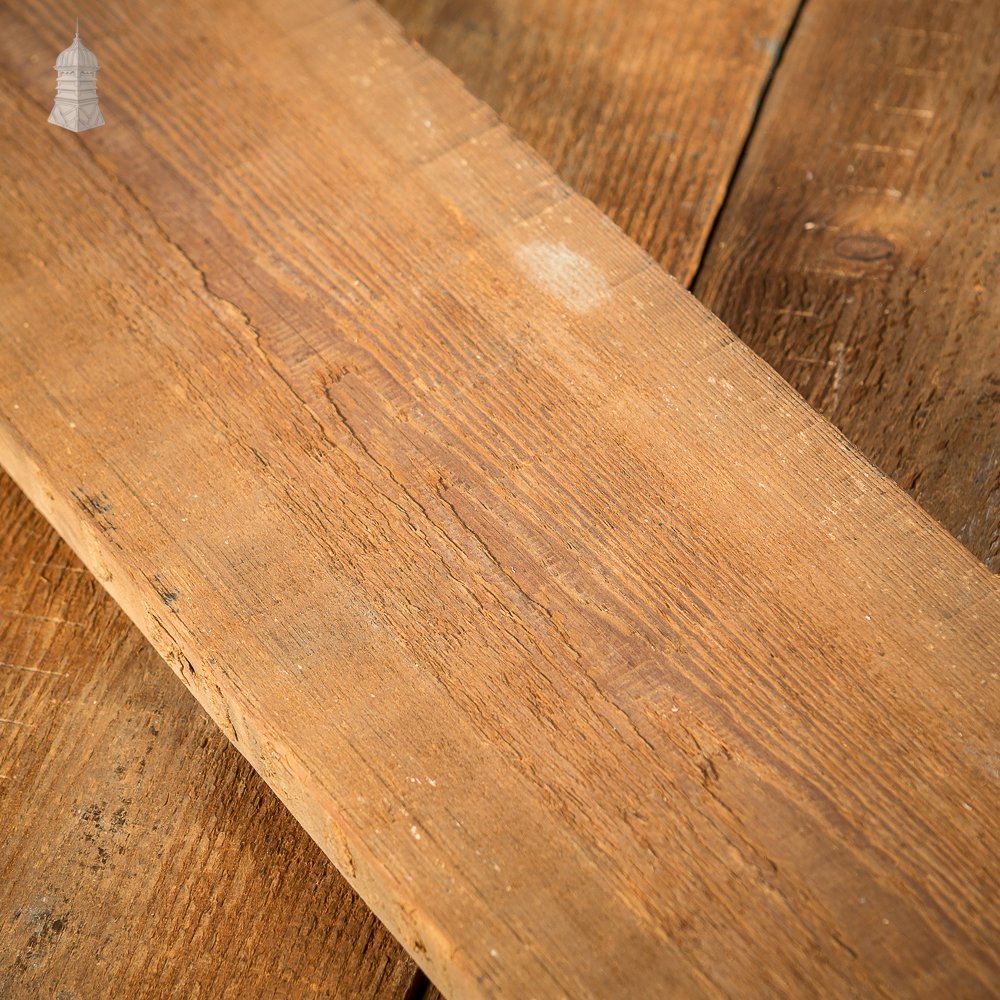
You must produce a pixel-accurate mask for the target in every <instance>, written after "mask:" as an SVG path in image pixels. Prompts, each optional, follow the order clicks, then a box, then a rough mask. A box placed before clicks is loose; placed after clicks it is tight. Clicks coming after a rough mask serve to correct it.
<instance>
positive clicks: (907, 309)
mask: <svg viewBox="0 0 1000 1000" xmlns="http://www.w3.org/2000/svg"><path fill="white" fill-rule="evenodd" d="M998 38H1000V4H997V3H933V2H930V0H924V2H919V3H915V2H913V0H888V2H884V3H868V2H866V0H810V2H809V3H807V4H806V5H805V10H804V12H803V15H802V18H801V19H800V21H799V23H798V25H797V28H796V31H795V35H794V39H793V41H792V43H791V44H790V45H789V47H788V50H787V52H786V54H785V58H784V59H783V61H782V65H781V70H780V72H779V73H778V75H777V76H776V78H775V81H774V85H773V87H772V89H771V92H770V94H769V96H768V100H767V102H766V104H765V106H764V111H763V114H762V116H761V118H760V121H759V123H758V126H757V129H756V130H755V132H754V138H753V141H752V142H751V144H750V147H749V150H748V154H747V156H746V158H745V160H744V162H743V166H742V169H741V171H740V174H739V177H738V179H737V182H736V184H735V186H734V190H733V193H732V197H731V199H730V201H729V204H728V205H727V208H726V210H725V212H724V213H723V215H722V218H721V222H720V225H719V227H718V229H717V230H716V236H715V239H714V240H713V244H712V247H711V251H710V253H709V254H708V258H707V261H706V263H705V266H704V269H703V271H702V273H701V275H700V277H699V280H698V282H697V284H696V286H695V290H696V292H697V294H698V296H699V297H700V298H701V299H702V300H703V301H704V302H706V303H707V304H708V305H709V306H711V307H712V308H713V309H715V310H716V311H717V312H718V313H719V315H720V316H721V317H722V318H723V319H725V320H726V321H727V322H728V323H729V324H730V325H731V326H732V328H733V329H734V330H735V331H736V332H737V333H738V334H739V335H740V336H741V337H742V338H743V339H744V340H745V341H746V342H747V343H748V344H750V345H751V346H752V347H753V348H754V349H755V350H756V351H759V352H760V353H761V354H762V355H763V357H765V358H766V359H767V360H768V361H770V362H771V364H773V365H774V366H775V367H776V368H777V369H778V371H779V372H781V374H782V375H784V376H785V378H787V379H789V381H790V382H791V383H792V384H793V385H794V386H795V387H796V388H797V389H798V390H799V391H800V392H802V393H803V394H804V395H805V397H806V398H807V399H808V400H809V401H810V402H811V403H813V404H814V405H816V406H817V407H819V408H820V409H821V410H822V411H823V413H824V414H826V416H828V417H829V418H830V419H831V420H832V421H833V422H834V423H835V424H836V425H837V426H838V427H840V428H841V429H842V430H843V431H844V432H845V433H846V434H847V436H848V437H849V438H850V439H851V441H853V442H854V444H856V445H857V446H858V448H859V449H860V450H861V451H862V452H864V454H865V455H867V456H868V457H869V458H870V459H871V460H872V461H873V462H875V464H876V465H878V466H879V467H880V468H881V469H882V470H883V471H885V472H886V473H888V474H889V475H891V476H892V477H893V478H894V479H895V480H896V481H897V482H898V483H899V484H900V485H901V486H903V487H904V488H905V489H907V490H908V491H909V492H911V493H912V494H913V495H914V496H915V497H916V499H917V500H918V501H920V503H921V504H922V505H924V506H925V507H926V509H927V510H928V511H929V512H930V513H931V514H933V515H934V516H935V517H937V518H939V519H940V520H941V522H942V523H943V524H944V525H945V526H946V527H947V528H948V529H949V530H950V531H952V532H953V533H954V534H955V535H956V536H957V537H958V538H959V539H960V540H961V541H962V542H964V543H965V544H966V545H967V546H968V547H969V548H970V549H971V550H972V551H973V552H974V553H975V554H976V555H977V556H979V558H980V559H983V560H985V562H986V563H987V565H988V566H990V567H991V568H992V569H994V570H998V569H1000V336H998V330H1000V297H998V296H997V294H996V288H997V286H998V283H1000V172H998V170H997V167H998V163H1000V64H998V61H997V39H998Z"/></svg>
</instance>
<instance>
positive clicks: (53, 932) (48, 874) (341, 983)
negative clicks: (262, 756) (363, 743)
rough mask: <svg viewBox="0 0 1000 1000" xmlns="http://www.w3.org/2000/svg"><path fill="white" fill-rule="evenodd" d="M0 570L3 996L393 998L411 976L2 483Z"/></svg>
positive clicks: (157, 662) (297, 832)
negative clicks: (112, 987) (110, 992)
mask: <svg viewBox="0 0 1000 1000" xmlns="http://www.w3.org/2000/svg"><path fill="white" fill-rule="evenodd" d="M0 552H2V557H0V558H2V562H0V704H2V706H3V710H2V714H3V716H4V718H3V721H2V722H0V817H2V819H0V825H2V829H3V834H2V837H0V920H2V924H0V927H2V930H0V996H3V997H10V998H14V997H63V998H64V1000H69V998H71V997H77V998H88V997H99V996H106V995H108V993H107V990H108V984H109V983H114V984H115V995H116V996H125V997H178V998H181V997H184V998H188V997H261V998H264V997H274V998H285V997H296V998H299V997H302V998H305V997H342V998H344V1000H352V998H354V997H359V998H361V997H371V998H372V1000H375V998H383V997H385V998H391V997H397V998H400V1000H402V998H403V997H406V996H408V995H409V993H408V990H409V989H410V988H411V986H412V985H413V983H414V980H415V977H417V976H418V975H419V974H418V973H417V972H416V968H415V966H414V964H413V962H412V960H411V959H409V957H408V956H407V955H406V954H405V952H404V951H403V949H402V948H401V947H400V945H399V944H397V943H396V942H395V941H394V940H393V938H392V937H391V936H390V935H389V933H388V931H386V930H385V929H384V928H383V927H382V926H381V925H380V924H379V923H378V921H377V920H376V919H375V918H374V917H373V916H372V915H371V913H370V912H369V911H368V909H367V907H365V905H364V904H363V903H362V902H361V900H360V899H358V897H357V895H356V894H355V893H354V892H353V891H352V890H351V889H350V887H349V886H348V885H347V883H346V882H345V881H344V880H343V878H342V877H341V876H340V875H339V874H338V873H337V872H336V871H335V870H334V869H333V867H332V866H331V865H330V864H329V862H328V861H327V859H326V857H325V856H324V855H323V853H322V852H321V851H320V850H319V848H318V847H317V846H316V845H315V844H314V843H313V842H312V841H311V840H310V839H309V837H308V836H307V835H306V833H305V831H304V830H303V829H302V828H301V827H300V826H299V825H298V823H296V822H295V820H294V819H293V818H292V817H291V816H290V815H289V814H288V812H287V811H286V810H285V809H284V807H283V806H282V805H281V804H280V803H279V802H277V800H276V799H275V798H274V796H273V795H272V794H271V792H270V791H269V790H268V788H267V787H266V785H265V784H264V783H263V781H261V779H260V778H259V777H258V776H257V775H256V774H255V773H254V772H253V770H252V769H251V767H250V766H249V764H247V762H246V761H244V760H243V759H242V758H240V757H239V755H238V754H237V753H236V751H235V750H233V749H232V747H231V746H230V745H229V743H228V741H227V740H226V739H225V737H224V736H223V735H222V733H221V732H220V731H219V729H218V727H217V726H216V725H215V723H214V722H212V720H211V719H209V718H208V716H206V715H205V713H204V712H203V711H202V710H201V709H200V708H199V707H198V705H197V703H196V702H195V700H194V699H193V698H191V697H190V695H188V693H187V692H186V691H185V690H184V688H183V686H182V685H181V684H180V682H179V681H178V680H177V678H176V677H174V676H173V674H171V673H170V671H168V670H165V669H164V668H163V662H162V661H161V659H160V657H159V656H158V655H157V654H156V653H155V652H154V651H153V649H152V648H151V647H150V646H149V644H148V643H147V642H146V641H145V640H144V639H143V637H142V635H141V634H140V633H139V631H138V630H137V629H136V628H135V626H133V625H132V624H131V623H130V622H129V621H128V619H127V618H126V617H125V614H124V613H123V612H122V611H121V610H120V609H119V608H118V607H117V606H116V605H115V604H114V602H113V601H112V600H111V599H110V598H109V597H108V596H107V594H105V593H104V591H103V590H101V589H100V587H99V586H98V584H97V582H96V581H95V580H94V578H93V577H92V576H91V574H90V573H88V572H87V570H86V569H84V568H83V566H82V565H81V564H80V563H79V562H78V560H77V559H76V557H75V556H74V555H73V553H72V552H71V551H70V550H69V548H68V547H67V546H66V545H65V544H64V543H63V542H61V541H60V540H59V539H58V537H56V536H55V534H54V532H53V531H52V529H51V528H50V527H49V526H48V525H47V524H46V523H45V521H44V520H43V518H42V517H41V515H40V514H38V513H37V512H36V511H35V510H34V509H33V508H32V507H31V506H30V504H29V503H28V501H27V499H26V498H25V497H24V496H23V495H22V494H21V493H20V491H18V490H17V489H16V488H15V487H14V486H13V484H12V483H11V481H10V480H9V479H8V478H7V477H6V476H4V475H2V474H0Z"/></svg>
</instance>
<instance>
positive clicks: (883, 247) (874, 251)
mask: <svg viewBox="0 0 1000 1000" xmlns="http://www.w3.org/2000/svg"><path fill="white" fill-rule="evenodd" d="M833 250H834V253H836V254H837V256H838V257H844V258H845V259H847V260H863V261H874V260H885V259H886V258H888V257H891V256H892V255H893V254H894V253H895V252H896V248H895V247H894V246H893V245H892V244H891V243H890V242H889V241H888V240H887V239H885V237H883V236H874V235H871V234H863V233H862V234H859V235H857V236H842V237H841V238H840V239H839V240H837V242H836V243H834V245H833Z"/></svg>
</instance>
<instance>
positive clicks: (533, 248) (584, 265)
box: [515, 242, 611, 315]
mask: <svg viewBox="0 0 1000 1000" xmlns="http://www.w3.org/2000/svg"><path fill="white" fill-rule="evenodd" d="M515 258H516V260H517V263H518V266H519V267H520V268H521V270H522V271H523V272H524V273H525V275H526V276H527V277H528V278H529V279H530V280H531V281H533V282H534V283H535V284H536V285H537V286H538V287H539V288H541V289H542V290H543V291H545V292H546V293H547V294H549V295H551V296H552V297H553V298H556V299H558V300H559V301H560V302H561V303H562V304H563V306H564V307H565V308H566V309H569V310H570V311H571V312H575V313H580V314H581V315H582V314H583V313H588V312H590V311H591V310H592V309H596V308H597V307H598V306H599V305H602V304H603V303H604V302H606V301H607V300H608V299H609V298H610V297H611V285H610V284H608V279H607V278H605V277H604V274H603V273H602V272H601V271H600V270H598V268H596V267H595V266H594V265H593V264H592V263H591V262H590V261H589V260H587V258H586V257H583V256H581V255H580V254H578V253H576V252H575V251H574V250H570V248H569V247H568V246H566V244H565V243H542V242H535V243H527V244H524V245H523V246H520V247H518V248H517V250H516V252H515Z"/></svg>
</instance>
